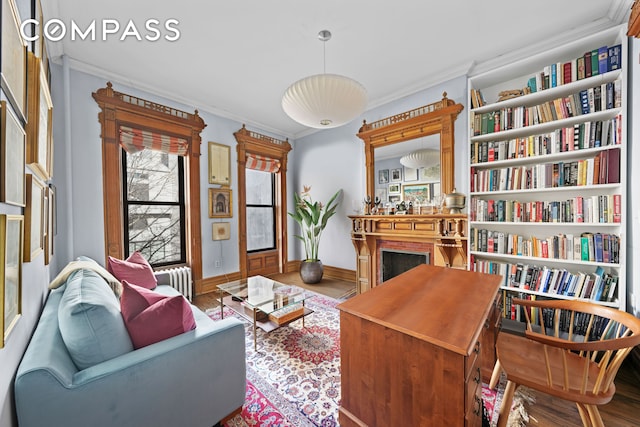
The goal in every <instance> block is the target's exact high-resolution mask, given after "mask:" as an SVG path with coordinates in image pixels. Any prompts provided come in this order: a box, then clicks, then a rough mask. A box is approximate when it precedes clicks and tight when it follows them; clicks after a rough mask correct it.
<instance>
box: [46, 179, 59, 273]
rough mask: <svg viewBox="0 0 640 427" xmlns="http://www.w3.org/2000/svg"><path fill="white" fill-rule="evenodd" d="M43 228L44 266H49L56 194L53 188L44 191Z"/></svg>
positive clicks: (51, 252)
mask: <svg viewBox="0 0 640 427" xmlns="http://www.w3.org/2000/svg"><path fill="white" fill-rule="evenodd" d="M44 194H45V197H44V207H43V220H44V221H43V223H44V225H43V228H44V236H43V237H44V239H43V240H44V264H45V265H49V263H50V262H51V258H52V257H53V238H54V237H53V236H54V235H55V220H56V217H55V211H56V194H55V190H54V187H53V186H51V185H49V186H46V187H45V189H44Z"/></svg>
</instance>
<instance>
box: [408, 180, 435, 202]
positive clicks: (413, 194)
mask: <svg viewBox="0 0 640 427" xmlns="http://www.w3.org/2000/svg"><path fill="white" fill-rule="evenodd" d="M402 200H404V201H405V202H407V203H408V202H413V204H414V205H415V204H416V203H424V202H428V201H429V200H431V185H430V184H405V185H403V186H402Z"/></svg>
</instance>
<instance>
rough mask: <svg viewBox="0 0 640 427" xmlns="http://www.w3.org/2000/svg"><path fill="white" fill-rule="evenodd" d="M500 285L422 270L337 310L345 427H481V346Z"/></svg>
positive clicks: (492, 278) (494, 279)
mask: <svg viewBox="0 0 640 427" xmlns="http://www.w3.org/2000/svg"><path fill="white" fill-rule="evenodd" d="M500 280H501V277H500V276H496V275H490V274H483V273H475V272H469V271H464V270H457V269H451V268H444V267H437V266H430V265H421V266H418V267H416V268H414V269H412V270H409V271H407V272H406V273H403V274H401V275H399V276H396V277H394V278H393V279H391V280H388V281H387V282H385V283H383V284H382V285H380V286H377V287H375V288H373V289H371V290H370V291H369V292H365V293H363V294H360V295H357V296H355V297H353V298H351V299H349V300H348V301H346V302H344V303H342V304H340V305H339V306H338V308H339V309H340V342H341V353H340V357H341V386H342V389H341V393H342V403H341V407H340V415H339V419H340V425H341V426H342V427H348V426H391V425H397V426H444V425H446V426H480V425H482V384H481V382H482V381H481V374H480V368H481V366H482V352H481V342H480V340H481V336H482V334H483V331H484V330H486V329H485V326H486V325H488V324H490V322H487V319H488V316H489V315H490V313H491V312H492V311H493V308H494V307H493V306H494V302H495V301H496V295H497V292H498V289H499V286H500ZM490 345H492V344H490Z"/></svg>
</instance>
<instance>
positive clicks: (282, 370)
mask: <svg viewBox="0 0 640 427" xmlns="http://www.w3.org/2000/svg"><path fill="white" fill-rule="evenodd" d="M340 302H341V301H339V300H335V299H333V298H329V297H325V296H323V295H320V294H316V295H315V296H314V297H313V298H310V299H307V300H306V302H305V304H306V306H307V307H309V308H310V309H312V310H313V311H314V313H312V314H311V315H309V316H307V317H306V318H305V328H302V321H300V320H297V321H296V322H293V323H292V324H290V325H289V326H288V327H283V328H279V329H276V330H275V331H272V332H270V333H268V334H267V333H265V332H263V331H262V330H260V329H258V339H257V341H258V349H257V352H256V351H254V349H253V328H252V327H251V324H250V322H249V321H248V320H245V319H244V318H242V317H241V316H238V315H236V314H235V312H234V311H233V310H231V309H230V308H227V307H225V312H224V315H225V317H226V316H236V317H239V318H240V319H241V320H243V321H244V322H245V325H246V328H245V334H246V340H245V342H246V352H247V391H246V401H245V404H244V406H243V408H242V412H241V413H240V414H239V415H236V416H235V417H234V418H233V419H231V420H229V421H228V422H227V423H226V424H224V425H225V426H226V427H250V426H263V427H267V426H275V427H287V426H292V427H311V426H322V427H333V426H339V423H338V408H339V407H340V326H339V325H340V315H339V310H337V309H336V306H337V305H338V304H339V303H340ZM207 314H208V315H209V316H210V317H211V318H213V319H214V320H217V319H219V318H220V309H219V308H212V309H209V310H207ZM498 390H499V391H498V392H497V393H496V392H495V391H492V390H489V389H488V388H486V387H483V398H485V400H486V401H487V403H488V404H487V407H488V408H489V406H490V410H489V412H488V413H489V415H490V416H492V418H493V420H494V422H493V423H492V425H493V426H495V420H496V419H497V412H498V410H499V409H500V402H501V401H502V391H503V390H504V380H503V381H501V384H500V385H499V387H498ZM519 390H520V389H518V391H516V398H514V405H515V402H516V401H517V400H518V399H517V398H518V392H519ZM523 413H524V415H525V416H526V411H524V409H523ZM494 414H495V415H494ZM518 419H520V418H518ZM510 425H513V426H519V425H525V424H510Z"/></svg>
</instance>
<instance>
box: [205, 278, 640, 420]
mask: <svg viewBox="0 0 640 427" xmlns="http://www.w3.org/2000/svg"><path fill="white" fill-rule="evenodd" d="M272 278H273V279H275V280H278V281H280V282H283V283H289V284H294V285H298V286H302V287H305V288H307V289H310V290H313V291H315V292H318V293H320V294H323V295H327V296H330V297H332V298H340V297H341V296H343V295H345V294H348V293H349V291H350V290H351V289H354V288H355V283H353V282H345V281H341V280H333V279H327V278H323V280H322V282H321V283H319V284H317V285H306V284H304V283H302V281H301V280H300V278H299V275H298V273H287V274H282V275H275V276H272ZM194 304H195V305H196V306H198V307H200V308H201V309H207V308H211V307H216V306H217V305H218V294H217V293H216V292H212V293H208V294H204V295H199V296H197V297H195V299H194ZM615 384H616V388H617V390H616V394H615V396H614V397H613V399H612V400H611V402H609V403H608V404H606V405H603V406H601V407H600V415H601V416H602V420H603V422H604V425H605V426H607V427H639V426H640V372H638V371H637V369H636V367H635V366H634V364H633V363H632V361H631V359H630V358H627V360H626V361H625V362H624V363H623V365H622V367H621V368H620V371H619V372H618V376H617V377H616V381H615ZM534 393H535V397H536V402H535V403H534V404H533V405H531V406H528V407H527V411H528V413H529V415H530V417H531V419H530V421H529V424H528V426H534V427H535V426H539V427H551V426H554V427H555V426H562V427H581V426H582V422H581V420H580V415H579V414H578V410H577V409H576V406H575V404H573V403H570V402H566V401H563V400H560V399H557V398H554V397H551V396H547V395H544V394H542V393H539V392H535V391H534Z"/></svg>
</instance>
